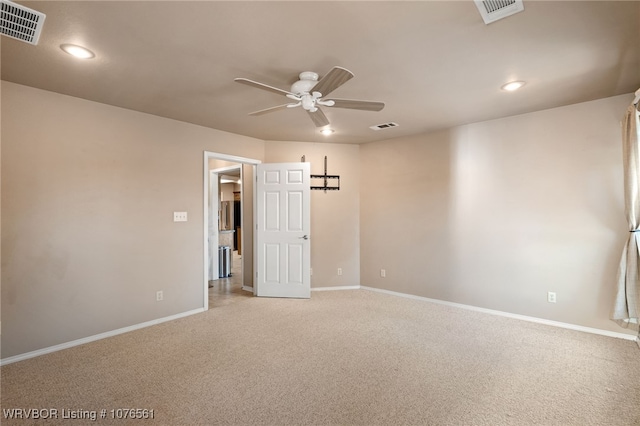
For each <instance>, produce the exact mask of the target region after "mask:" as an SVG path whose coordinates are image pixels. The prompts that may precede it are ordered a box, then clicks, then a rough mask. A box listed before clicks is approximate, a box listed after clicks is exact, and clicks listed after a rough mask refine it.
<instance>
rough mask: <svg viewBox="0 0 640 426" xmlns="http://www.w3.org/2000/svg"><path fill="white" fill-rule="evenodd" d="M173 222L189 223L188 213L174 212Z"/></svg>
mask: <svg viewBox="0 0 640 426" xmlns="http://www.w3.org/2000/svg"><path fill="white" fill-rule="evenodd" d="M173 221H174V222H186V221H187V212H173Z"/></svg>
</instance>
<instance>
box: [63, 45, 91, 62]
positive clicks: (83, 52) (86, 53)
mask: <svg viewBox="0 0 640 426" xmlns="http://www.w3.org/2000/svg"><path fill="white" fill-rule="evenodd" d="M60 49H62V50H64V51H65V52H67V53H68V54H69V55H71V56H75V57H76V58H80V59H91V58H94V57H95V56H96V55H95V54H94V53H93V52H92V51H90V50H89V49H87V48H85V47H82V46H78V45H75V44H61V45H60Z"/></svg>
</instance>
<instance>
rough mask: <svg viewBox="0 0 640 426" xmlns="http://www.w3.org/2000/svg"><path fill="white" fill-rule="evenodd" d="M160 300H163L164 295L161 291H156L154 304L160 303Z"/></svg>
mask: <svg viewBox="0 0 640 426" xmlns="http://www.w3.org/2000/svg"><path fill="white" fill-rule="evenodd" d="M162 300H164V293H162V290H160V291H156V302H160V301H162Z"/></svg>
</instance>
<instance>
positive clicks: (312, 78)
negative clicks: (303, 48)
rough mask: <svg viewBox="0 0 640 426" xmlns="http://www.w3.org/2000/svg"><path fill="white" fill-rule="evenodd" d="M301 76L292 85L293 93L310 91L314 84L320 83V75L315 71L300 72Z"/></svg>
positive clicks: (300, 93)
mask: <svg viewBox="0 0 640 426" xmlns="http://www.w3.org/2000/svg"><path fill="white" fill-rule="evenodd" d="M299 77H300V80H298V81H296V82H295V83H293V84H292V85H291V93H295V94H296V95H303V94H305V93H310V92H311V89H313V86H315V85H316V84H317V83H318V77H319V76H318V74H317V73H315V72H312V71H304V72H301V73H300V75H299Z"/></svg>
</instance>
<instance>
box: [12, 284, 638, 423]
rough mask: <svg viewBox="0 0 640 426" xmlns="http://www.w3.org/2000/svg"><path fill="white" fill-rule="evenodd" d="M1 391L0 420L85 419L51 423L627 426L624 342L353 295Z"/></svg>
mask: <svg viewBox="0 0 640 426" xmlns="http://www.w3.org/2000/svg"><path fill="white" fill-rule="evenodd" d="M1 378H2V385H1V386H2V395H1V398H2V399H1V401H2V404H1V405H2V408H3V410H6V409H9V408H57V409H58V410H60V411H61V410H62V409H67V410H98V420H97V421H95V422H93V421H89V420H66V421H63V420H62V419H59V420H58V421H57V422H51V423H59V424H78V425H80V424H82V425H85V424H117V425H123V424H137V425H140V424H162V425H196V424H202V425H205V424H207V425H209V424H233V425H252V424H264V425H306V424H315V425H333V424H336V425H337V424H340V425H397V424H412V425H492V426H497V425H580V426H585V425H598V426H601V425H621V426H622V425H624V426H629V425H640V350H639V349H638V346H637V345H636V343H634V342H632V341H626V340H619V339H614V338H609V337H603V336H596V335H591V334H586V333H581V332H576V331H570V330H564V329H558V328H553V327H549V326H544V325H539V324H533V323H528V322H522V321H518V320H514V319H508V318H503V317H496V316H491V315H487V314H483V313H478V312H473V311H467V310H460V309H457V308H452V307H447V306H442V305H436V304H431V303H428V302H422V301H416V300H409V299H404V298H399V297H395V296H390V295H385V294H379V293H374V292H369V291H366V290H352V291H335V292H315V293H313V295H312V299H311V300H284V299H264V298H253V297H250V298H242V299H241V300H240V301H239V302H237V303H230V304H226V305H223V306H221V307H219V308H214V309H211V310H209V311H208V312H206V313H203V314H200V315H195V316H191V317H187V318H183V319H180V320H176V321H172V322H170V323H164V324H160V325H157V326H154V327H150V328H146V329H143V330H138V331H134V332H131V333H127V334H123V335H120V336H116V337H113V338H109V339H105V340H101V341H98V342H93V343H90V344H86V345H83V346H79V347H75V348H72V349H68V350H65V351H60V352H57V353H53V354H49V355H44V356H41V357H38V358H34V359H30V360H26V361H22V362H18V363H14V364H9V365H6V366H3V367H2V368H1ZM117 408H148V409H153V410H154V417H155V418H154V420H137V421H125V420H115V419H111V418H110V417H111V414H110V410H111V409H117ZM101 409H106V410H108V411H107V413H108V414H107V416H106V417H107V418H106V419H103V420H101V419H100V418H99V417H100V414H99V413H100V410H101ZM4 414H5V413H4V412H3V418H2V424H3V425H4V424H26V423H28V422H27V421H25V420H19V421H8V420H7V419H5V418H4ZM45 423H47V422H42V421H40V422H39V424H45Z"/></svg>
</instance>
